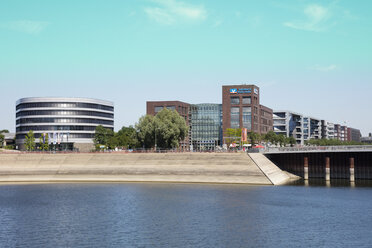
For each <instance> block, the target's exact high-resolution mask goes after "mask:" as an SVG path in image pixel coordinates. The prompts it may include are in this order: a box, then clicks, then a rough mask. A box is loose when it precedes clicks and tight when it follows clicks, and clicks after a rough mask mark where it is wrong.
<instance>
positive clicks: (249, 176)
mask: <svg viewBox="0 0 372 248" xmlns="http://www.w3.org/2000/svg"><path fill="white" fill-rule="evenodd" d="M0 182H3V183H4V182H5V183H9V182H179V183H243V184H255V185H272V184H273V183H272V181H270V180H269V179H268V177H267V176H266V175H265V174H264V173H263V172H262V170H261V169H259V168H258V167H257V165H256V163H255V162H254V161H253V160H252V159H251V158H250V157H249V156H247V155H246V154H244V153H241V154H240V153H234V154H226V153H174V154H172V153H167V154H125V153H111V154H105V153H91V154H90V153H87V154H27V153H26V154H1V155H0Z"/></svg>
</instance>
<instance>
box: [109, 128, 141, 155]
mask: <svg viewBox="0 0 372 248" xmlns="http://www.w3.org/2000/svg"><path fill="white" fill-rule="evenodd" d="M115 137H116V139H117V142H118V146H121V147H125V148H128V149H129V148H135V147H137V146H138V140H137V132H136V129H135V128H134V127H132V126H129V127H122V128H121V129H120V130H119V131H118V132H117V133H115Z"/></svg>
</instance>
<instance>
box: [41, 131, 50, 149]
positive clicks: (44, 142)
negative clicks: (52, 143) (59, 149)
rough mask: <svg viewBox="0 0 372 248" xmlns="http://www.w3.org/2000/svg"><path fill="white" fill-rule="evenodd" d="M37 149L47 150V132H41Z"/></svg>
mask: <svg viewBox="0 0 372 248" xmlns="http://www.w3.org/2000/svg"><path fill="white" fill-rule="evenodd" d="M39 149H40V150H41V151H48V150H49V136H48V134H47V133H46V134H41V135H40V137H39Z"/></svg>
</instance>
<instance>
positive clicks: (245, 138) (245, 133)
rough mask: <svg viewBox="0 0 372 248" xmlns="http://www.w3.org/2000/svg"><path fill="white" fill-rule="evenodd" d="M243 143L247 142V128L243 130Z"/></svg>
mask: <svg viewBox="0 0 372 248" xmlns="http://www.w3.org/2000/svg"><path fill="white" fill-rule="evenodd" d="M241 137H242V141H244V142H245V141H247V129H246V128H242V136H241Z"/></svg>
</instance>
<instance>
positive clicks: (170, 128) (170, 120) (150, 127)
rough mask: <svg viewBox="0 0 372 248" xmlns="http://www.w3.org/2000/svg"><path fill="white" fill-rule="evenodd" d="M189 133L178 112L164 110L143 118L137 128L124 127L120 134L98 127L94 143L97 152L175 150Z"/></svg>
mask: <svg viewBox="0 0 372 248" xmlns="http://www.w3.org/2000/svg"><path fill="white" fill-rule="evenodd" d="M187 132H188V127H187V125H186V121H185V119H184V118H182V117H181V116H180V115H179V114H178V113H177V111H175V110H173V111H172V110H169V109H166V108H164V109H163V110H161V111H160V112H158V113H157V115H156V116H152V115H145V116H143V117H141V118H140V119H139V121H138V123H137V124H136V125H135V127H132V126H130V127H123V128H122V129H120V130H119V131H118V132H114V131H112V130H111V129H108V128H104V127H103V126H98V127H97V128H96V132H95V138H94V142H95V144H96V149H97V150H99V149H103V148H109V149H114V148H116V147H122V148H125V149H133V148H153V147H158V148H162V149H174V148H178V147H179V144H180V141H182V140H184V139H185V138H186V136H187Z"/></svg>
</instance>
